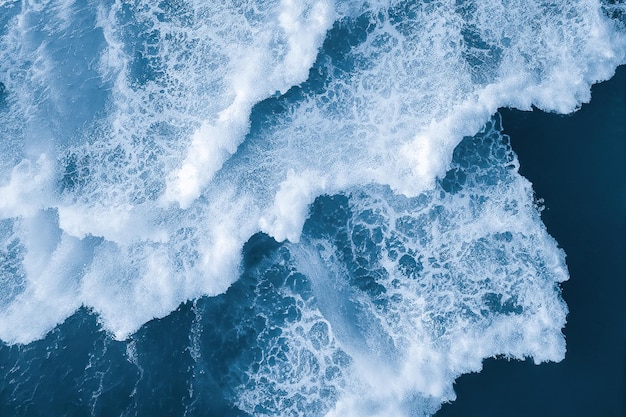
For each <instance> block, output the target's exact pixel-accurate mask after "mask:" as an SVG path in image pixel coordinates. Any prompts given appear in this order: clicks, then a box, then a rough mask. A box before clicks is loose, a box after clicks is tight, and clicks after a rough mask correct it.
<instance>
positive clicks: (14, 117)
mask: <svg viewBox="0 0 626 417" xmlns="http://www.w3.org/2000/svg"><path fill="white" fill-rule="evenodd" d="M0 23H1V24H0V135H1V138H2V139H1V141H0V280H1V286H0V340H2V342H3V344H2V346H0V376H1V378H2V379H1V381H2V382H1V383H0V384H1V385H0V386H1V389H0V415H2V416H4V415H7V416H22V415H23V416H35V415H55V416H56V415H58V416H84V415H95V416H178V415H180V416H182V415H188V416H196V415H197V416H398V417H400V416H428V415H434V414H435V413H436V412H437V411H438V410H439V409H440V408H441V407H442V404H444V403H448V402H451V401H454V400H455V399H456V395H457V394H456V393H455V390H454V385H453V384H454V382H455V380H457V379H458V378H459V377H460V378H461V379H460V380H459V381H460V382H459V388H461V387H462V386H463V385H462V383H463V378H464V377H462V375H464V374H469V373H474V372H479V371H480V370H481V369H482V367H483V360H484V359H487V358H494V357H495V358H499V359H498V360H497V361H496V362H497V363H511V362H506V361H502V359H520V360H524V359H525V360H526V362H521V363H522V364H524V365H528V366H532V367H533V369H550V368H549V367H550V366H552V365H553V364H550V363H548V364H546V363H545V362H560V361H563V363H567V361H568V358H569V357H570V356H568V355H569V351H570V349H571V346H570V335H571V337H572V338H575V335H576V334H577V333H576V332H575V331H574V330H573V329H575V327H572V326H568V327H565V326H566V321H567V315H568V306H567V304H566V302H568V297H567V295H568V293H567V288H568V287H567V283H565V281H567V280H568V278H569V276H570V273H569V271H568V265H567V264H566V251H567V250H568V248H567V246H566V245H565V244H563V243H561V241H560V238H559V236H556V237H557V240H555V239H554V238H553V237H552V236H551V235H550V234H549V233H548V232H551V233H553V232H552V230H551V228H550V222H549V221H548V217H546V216H545V213H549V210H550V204H552V203H551V201H550V199H549V191H542V190H538V195H539V196H546V201H545V202H544V201H542V200H540V199H538V197H537V195H536V194H535V191H534V190H533V185H532V184H531V182H530V181H529V180H528V179H526V178H525V177H524V176H523V175H522V174H525V172H526V171H525V168H524V165H523V163H524V158H522V159H521V160H522V162H521V164H520V160H519V159H518V157H517V155H516V154H515V152H514V150H513V149H512V146H511V141H513V143H514V145H513V146H514V147H515V146H516V145H515V144H516V143H517V142H516V141H518V140H519V141H522V140H523V139H522V138H520V137H519V136H521V135H522V133H524V130H523V129H522V128H519V126H518V127H514V126H516V122H515V120H516V119H515V118H511V117H507V115H509V113H507V111H505V110H503V111H502V113H504V120H505V122H504V126H503V122H502V116H501V114H500V113H498V110H499V109H502V108H514V109H519V110H530V109H532V108H537V109H541V110H544V111H547V112H554V113H561V114H566V113H571V112H573V111H575V110H578V109H579V108H580V107H581V106H582V105H583V103H586V102H588V101H589V100H590V99H591V86H592V85H593V84H595V83H597V82H600V81H603V80H607V79H609V78H611V77H612V76H613V75H614V73H615V70H616V68H617V67H618V66H619V65H621V64H624V63H626V5H625V4H623V3H622V2H618V1H606V2H604V3H602V2H598V1H591V0H590V1H583V0H578V1H571V2H566V3H565V2H544V1H493V0H489V1H480V2H479V1H477V2H470V1H468V2H462V1H443V0H442V1H383V0H379V1H371V2H361V1H356V0H354V1H345V2H339V1H337V2H332V1H330V0H282V1H271V0H258V1H247V2H239V1H220V2H214V3H210V2H207V4H203V2H196V1H193V0H188V1H185V0H177V1H174V0H171V1H162V2H158V3H157V2H145V1H141V0H133V1H130V0H129V1H121V0H118V1H112V0H105V1H98V2H94V1H88V0H87V1H84V2H75V1H72V0H60V1H55V2H52V1H45V0H38V1H26V0H25V1H21V2H18V1H10V0H9V1H7V0H5V1H1V2H0ZM607 106H608V107H610V105H607ZM581 112H582V111H581ZM508 120H511V121H512V122H511V125H512V128H511V129H510V130H509V128H507V125H506V123H507V122H508ZM520 120H521V122H519V125H521V126H524V121H523V119H520ZM516 132H519V134H518V133H516ZM524 134H527V135H530V134H534V133H533V132H532V130H531V131H530V132H526V133H524ZM528 152H529V153H530V154H532V148H529V150H528ZM544 162H545V161H544ZM547 163H548V164H550V163H551V161H547ZM572 163H573V162H572ZM561 164H562V162H561ZM531 172H532V170H529V171H528V175H529V177H531V180H533V181H535V182H538V183H541V181H536V180H534V179H533V178H532V176H531V174H530V173H531ZM539 172H541V170H539ZM546 172H549V171H547V170H546ZM544 184H545V183H544ZM549 189H550V188H547V190H549ZM555 200H556V199H555ZM544 204H545V205H546V207H547V208H545V209H544V210H543V212H544V217H545V218H546V221H547V222H548V226H549V228H548V229H546V226H545V225H544V223H543V220H542V209H543V207H544ZM557 230H558V229H557ZM559 233H560V232H559ZM555 235H556V233H555ZM561 235H562V236H564V234H563V233H561ZM564 239H565V240H566V241H567V237H566V236H565V237H564ZM557 242H558V243H557ZM560 245H561V246H560ZM562 247H563V248H565V249H566V251H564V250H563V248H562ZM579 256H580V257H584V256H585V253H582V254H580V255H579ZM580 257H577V259H580ZM569 262H570V261H569V259H568V263H569ZM572 276H573V277H576V276H575V275H574V274H572ZM583 276H584V275H583ZM622 288H623V286H622ZM572 294H574V292H572ZM574 296H575V295H572V297H574ZM579 297H580V295H579ZM577 305H578V304H577ZM579 312H580V310H578V309H577V308H576V309H574V308H572V309H571V313H572V315H573V316H574V314H579ZM609 312H610V310H609ZM616 323H617V324H618V325H619V323H622V325H623V321H622V322H619V321H617V322H616ZM590 324H591V323H590ZM579 325H580V326H581V328H584V327H582V326H583V325H582V324H579ZM564 327H565V330H564ZM570 329H571V330H570ZM570 331H571V333H569V332H570ZM578 334H581V333H578ZM565 336H567V342H568V343H566V337H565ZM617 343H618V344H619V341H618V342H617ZM576 349H577V348H575V349H573V351H574V352H578V353H576V356H574V358H578V357H582V356H584V355H583V354H581V353H580V351H577V350H576ZM566 352H568V353H567V354H566ZM618 354H619V353H618ZM578 355H580V356H578ZM564 359H565V360H564ZM491 363H493V362H489V361H488V362H486V364H487V365H489V364H491ZM513 363H514V362H513ZM531 364H532V365H531ZM622 365H623V360H622ZM486 371H487V372H486V374H487V373H488V372H491V370H490V369H487V370H486ZM503 374H506V372H503ZM476 375H477V374H473V375H471V376H472V377H474V376H476ZM481 375H482V374H478V376H479V377H480V376H481ZM486 377H487V376H486ZM618 385H619V383H618ZM459 392H460V393H462V392H463V391H462V390H461V389H459ZM461 401H463V397H460V398H459V402H458V403H459V404H462V403H461ZM453 404H454V403H453ZM446 407H449V406H448V405H446V406H445V407H444V408H443V409H441V411H442V412H445V411H446V410H447V408H446ZM609 410H614V409H609ZM462 413H463V412H462ZM464 413H465V415H468V414H471V413H472V412H471V408H468V409H467V410H466V412H464ZM497 414H498V413H497V412H495V415H497Z"/></svg>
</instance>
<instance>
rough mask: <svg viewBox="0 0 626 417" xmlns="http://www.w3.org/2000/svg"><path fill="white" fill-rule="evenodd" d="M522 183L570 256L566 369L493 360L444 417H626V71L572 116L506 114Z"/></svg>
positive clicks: (462, 387) (460, 384) (467, 380)
mask: <svg viewBox="0 0 626 417" xmlns="http://www.w3.org/2000/svg"><path fill="white" fill-rule="evenodd" d="M502 114H503V118H504V123H505V129H504V130H505V132H507V133H508V134H509V135H511V138H512V143H513V148H514V149H515V151H516V153H517V154H518V156H519V158H520V164H521V168H520V171H521V173H522V174H523V175H524V176H526V177H527V178H529V179H530V180H531V181H532V182H533V188H534V189H535V192H536V193H537V195H538V197H541V198H544V200H545V205H546V209H545V210H544V211H543V212H542V218H543V220H544V222H545V223H546V226H547V228H548V231H549V232H550V233H551V234H552V235H553V236H554V237H555V238H556V239H557V241H558V242H559V245H560V246H561V247H563V249H565V251H566V253H567V254H568V257H567V265H568V268H569V271H570V274H571V278H570V280H569V281H568V282H566V283H564V284H563V297H564V299H565V300H566V302H567V305H568V307H569V314H568V323H567V325H566V327H565V329H564V333H565V336H566V338H567V353H566V355H565V359H564V360H563V361H562V362H560V363H558V364H550V365H547V366H543V365H542V366H541V367H537V366H535V365H533V364H532V363H528V362H505V361H497V360H496V361H494V360H488V361H486V362H485V368H484V370H483V371H482V372H481V373H480V374H475V375H474V374H472V375H466V376H463V377H461V378H460V379H459V380H458V381H457V383H456V384H455V389H456V391H457V393H458V395H459V398H458V399H457V401H455V402H454V403H452V404H449V405H445V406H444V407H443V408H442V409H441V411H440V412H439V413H437V415H442V416H453V415H463V416H466V415H481V416H500V415H510V416H515V415H519V416H589V415H598V416H624V415H626V404H625V402H624V401H625V400H624V392H626V373H625V372H624V369H625V366H626V364H625V358H626V339H625V338H624V334H625V333H624V329H625V328H626V321H625V318H626V314H625V311H624V303H623V302H622V300H623V298H624V293H625V291H626V287H625V285H626V264H625V261H624V259H625V258H624V254H625V253H626V225H625V219H626V216H625V215H624V214H625V213H626V199H625V196H626V188H625V186H624V182H623V180H622V179H623V178H625V175H626V172H625V165H624V163H623V161H624V156H625V155H626V142H625V141H624V139H625V138H626V125H625V123H624V120H626V68H624V67H620V68H619V69H618V70H617V73H616V75H615V76H614V77H613V78H612V79H611V81H608V82H605V83H602V84H599V85H597V86H595V87H594V88H593V90H592V101H591V103H590V104H586V105H584V106H583V107H582V109H581V110H580V111H579V112H577V113H575V114H573V115H570V116H559V115H554V114H546V113H543V112H540V111H534V112H532V113H522V112H516V111H510V110H503V111H502Z"/></svg>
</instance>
